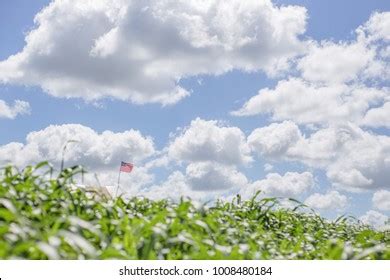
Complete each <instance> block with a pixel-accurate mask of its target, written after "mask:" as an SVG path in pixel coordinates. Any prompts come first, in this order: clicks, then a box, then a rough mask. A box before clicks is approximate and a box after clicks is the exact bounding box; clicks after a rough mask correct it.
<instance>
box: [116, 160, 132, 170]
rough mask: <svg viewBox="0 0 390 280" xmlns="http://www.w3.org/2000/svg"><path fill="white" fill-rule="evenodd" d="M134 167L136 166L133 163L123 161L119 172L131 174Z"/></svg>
mask: <svg viewBox="0 0 390 280" xmlns="http://www.w3.org/2000/svg"><path fill="white" fill-rule="evenodd" d="M133 167H134V165H133V164H132V163H128V162H124V161H122V162H121V167H120V169H119V170H120V171H122V172H126V173H130V172H131V171H132V170H133Z"/></svg>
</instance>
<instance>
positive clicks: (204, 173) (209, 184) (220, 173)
mask: <svg viewBox="0 0 390 280" xmlns="http://www.w3.org/2000/svg"><path fill="white" fill-rule="evenodd" d="M186 180H187V183H188V185H189V186H190V188H191V189H193V190H198V191H209V190H227V189H233V188H237V189H240V188H242V187H244V186H246V184H247V183H248V181H247V179H246V177H245V176H244V175H243V174H242V173H240V172H239V171H237V170H236V169H235V168H234V167H230V166H224V165H218V164H215V163H210V162H206V163H204V162H200V163H192V164H190V165H188V166H187V168H186Z"/></svg>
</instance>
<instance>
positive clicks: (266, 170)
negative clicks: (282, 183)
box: [264, 163, 274, 172]
mask: <svg viewBox="0 0 390 280" xmlns="http://www.w3.org/2000/svg"><path fill="white" fill-rule="evenodd" d="M272 169H274V166H273V165H272V164H269V163H266V164H264V171H265V172H269V171H271V170H272Z"/></svg>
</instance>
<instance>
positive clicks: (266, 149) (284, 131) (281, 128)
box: [248, 121, 302, 158]
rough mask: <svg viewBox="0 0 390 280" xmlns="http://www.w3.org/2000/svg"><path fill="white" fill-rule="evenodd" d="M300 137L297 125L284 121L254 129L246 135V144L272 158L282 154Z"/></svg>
mask: <svg viewBox="0 0 390 280" xmlns="http://www.w3.org/2000/svg"><path fill="white" fill-rule="evenodd" d="M301 138H302V135H301V132H300V130H299V128H298V126H297V125H296V124H295V123H293V122H290V121H284V122H283V123H273V124H270V125H269V126H266V127H261V128H257V129H255V130H254V131H253V132H252V133H251V134H250V135H249V136H248V145H249V147H250V148H251V150H252V151H255V152H256V153H258V154H259V155H261V156H266V157H270V158H273V157H279V156H281V155H284V154H285V153H286V152H287V150H288V149H289V148H290V147H291V146H292V145H293V144H294V143H296V142H297V141H298V140H299V139H301Z"/></svg>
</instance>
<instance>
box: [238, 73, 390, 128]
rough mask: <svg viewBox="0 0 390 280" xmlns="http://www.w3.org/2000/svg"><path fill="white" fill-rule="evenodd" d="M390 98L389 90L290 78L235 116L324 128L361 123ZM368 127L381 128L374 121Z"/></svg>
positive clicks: (259, 96) (251, 100)
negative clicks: (333, 125) (268, 118)
mask: <svg viewBox="0 0 390 280" xmlns="http://www.w3.org/2000/svg"><path fill="white" fill-rule="evenodd" d="M389 95H390V90H389V89H388V88H382V89H376V88H369V87H366V86H364V85H361V84H356V85H346V84H332V85H322V84H316V83H311V82H308V81H305V80H303V79H301V78H291V79H289V80H282V81H280V82H278V84H277V85H276V87H275V89H269V88H265V89H262V90H260V91H259V94H258V95H256V96H254V97H252V98H251V99H250V100H249V101H248V102H246V103H245V104H244V106H243V107H242V108H241V109H239V110H238V111H235V112H233V114H234V115H237V116H251V115H256V114H269V115H270V116H271V118H272V120H275V121H281V120H292V121H294V122H296V123H298V124H317V125H325V126H326V125H329V124H337V123H345V122H347V121H352V122H355V123H362V122H363V118H364V116H365V114H366V112H367V111H368V110H369V109H370V107H371V106H378V105H380V104H382V103H383V102H384V100H385V99H386V98H388V96H389ZM365 124H366V125H372V126H379V124H376V123H375V122H372V121H371V122H365Z"/></svg>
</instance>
